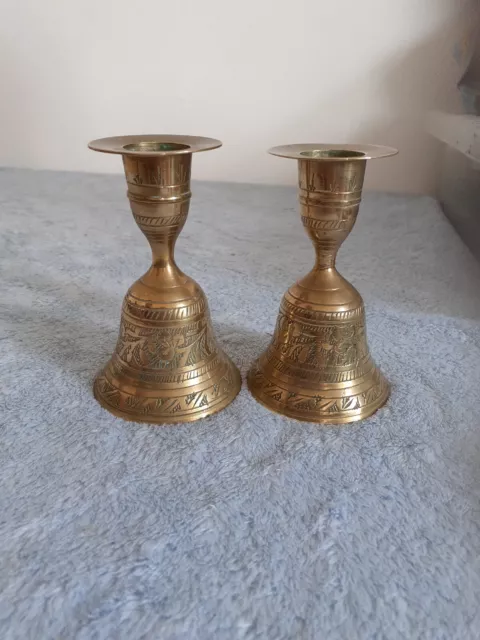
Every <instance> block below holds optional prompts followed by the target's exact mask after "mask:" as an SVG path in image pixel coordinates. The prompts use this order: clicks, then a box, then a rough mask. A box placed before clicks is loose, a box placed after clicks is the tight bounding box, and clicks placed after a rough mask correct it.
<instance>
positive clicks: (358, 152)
mask: <svg viewBox="0 0 480 640" xmlns="http://www.w3.org/2000/svg"><path fill="white" fill-rule="evenodd" d="M268 153H270V154H271V155H272V156H279V157H281V158H292V159H294V160H312V161H315V162H346V161H348V162H351V161H358V160H375V159H376V158H386V157H388V156H394V155H396V154H397V153H398V150H397V149H394V148H393V147H384V146H380V145H376V144H326V143H318V144H317V143H315V142H308V143H305V144H285V145H280V146H278V147H272V148H271V149H269V150H268Z"/></svg>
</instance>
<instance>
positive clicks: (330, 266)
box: [248, 144, 397, 424]
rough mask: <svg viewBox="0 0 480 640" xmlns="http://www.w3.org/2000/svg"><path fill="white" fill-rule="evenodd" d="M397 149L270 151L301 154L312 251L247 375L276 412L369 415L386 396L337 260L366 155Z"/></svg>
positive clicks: (312, 416)
mask: <svg viewBox="0 0 480 640" xmlns="http://www.w3.org/2000/svg"><path fill="white" fill-rule="evenodd" d="M396 152H397V151H396V149H391V148H389V147H378V146H373V145H366V146H361V145H360V146H351V145H343V146H340V145H321V144H320V145H318V144H296V145H287V146H282V147H274V148H273V149H271V150H270V153H272V154H273V155H278V156H282V157H285V158H295V159H296V160H298V173H299V189H300V207H301V215H302V222H303V226H304V227H305V229H306V231H307V233H308V235H309V236H310V239H311V240H312V242H313V244H314V247H315V252H316V262H315V266H314V267H313V269H312V270H311V271H310V273H309V274H308V275H306V276H305V277H304V278H302V279H301V280H299V281H298V282H297V283H296V284H294V285H293V286H292V287H290V289H288V291H287V293H286V294H285V296H284V297H283V300H282V302H281V304H280V312H279V316H278V320H277V325H276V327H275V333H274V336H273V339H272V341H271V343H270V346H269V347H268V348H267V350H266V351H265V352H264V353H263V354H262V355H261V356H260V358H259V359H258V361H257V362H256V363H255V364H254V365H253V367H252V368H251V370H250V372H249V374H248V386H249V388H250V391H251V392H252V394H253V395H254V396H255V398H256V399H257V400H258V401H259V402H261V403H262V404H264V405H265V406H266V407H267V408H269V409H272V410H273V411H277V412H278V413H282V414H284V415H286V416H290V417H291V418H297V419H298V420H307V421H310V422H326V423H332V424H343V423H346V422H353V421H354V420H361V419H363V418H366V417H367V416H369V415H371V414H372V413H374V411H376V410H377V409H378V408H379V407H381V406H382V405H383V404H384V403H385V402H386V400H387V398H388V395H389V385H388V383H387V381H386V380H385V378H384V377H383V375H382V373H381V372H380V370H379V369H378V367H377V366H376V365H375V363H374V362H373V360H372V358H371V356H370V353H369V350H368V346H367V341H366V335H365V311H364V308H363V301H362V298H361V296H360V294H359V293H358V291H357V290H356V289H355V288H354V287H352V285H351V284H349V283H348V282H347V281H346V280H345V279H344V278H342V276H341V275H340V274H339V273H338V271H337V270H336V268H335V258H336V255H337V251H338V249H339V247H340V245H341V244H342V242H343V241H344V240H345V238H346V237H347V236H348V234H349V233H350V231H351V230H352V227H353V225H354V223H355V220H356V217H357V213H358V208H359V205H360V200H361V196H362V186H363V178H364V174H365V168H366V164H367V160H370V159H373V158H381V157H384V156H389V155H393V154H395V153H396Z"/></svg>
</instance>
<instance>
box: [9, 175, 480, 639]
mask: <svg viewBox="0 0 480 640" xmlns="http://www.w3.org/2000/svg"><path fill="white" fill-rule="evenodd" d="M0 211H1V254H0V255H1V282H0V286H1V294H0V371H1V380H0V412H1V415H0V421H1V431H0V433H1V446H0V456H1V464H0V478H1V483H0V514H1V515H0V561H1V571H0V588H1V598H0V637H1V638H2V640H10V639H17V638H18V639H22V640H26V639H30V638H31V639H35V640H38V639H44V638H47V639H50V638H55V639H70V638H75V639H76V638H78V639H82V640H87V639H88V640H90V639H98V640H103V639H106V638H108V639H110V638H112V639H120V640H123V639H125V640H136V639H140V638H142V639H143V638H144V639H150V638H152V639H156V638H159V639H161V640H177V639H178V640H180V639H181V640H196V639H199V640H211V639H215V640H217V639H218V640H223V639H225V640H236V639H244V640H253V639H255V640H257V639H258V640H264V639H266V640H277V639H279V640H284V639H295V640H296V639H305V640H310V639H312V640H323V639H328V640H330V639H332V640H336V639H338V640H340V639H341V640H345V639H348V640H352V639H355V638H362V639H364V638H365V639H372V640H373V639H377V640H380V639H384V638H386V639H392V638H408V639H409V640H412V639H415V638H419V639H420V638H421V639H422V640H427V639H435V640H440V639H443V638H445V639H448V640H457V639H458V640H468V639H470V638H479V637H480V399H479V393H480V267H479V266H478V264H477V263H476V262H475V261H474V259H473V258H472V256H471V255H470V254H469V252H468V250H467V249H466V248H465V247H464V245H463V244H462V242H461V241H460V240H459V238H458V237H457V236H456V235H455V233H454V231H453V230H452V229H451V227H450V225H449V223H448V222H447V221H446V219H445V218H444V217H443V214H442V213H441V211H440V209H439V207H438V205H437V204H436V202H435V201H433V200H431V199H429V198H416V197H400V196H389V195H370V196H369V195H367V196H365V198H364V204H363V206H362V209H361V212H360V216H359V219H358V221H357V226H356V227H355V229H354V231H353V233H352V235H351V236H350V238H349V239H348V240H347V242H346V243H345V245H344V247H343V248H342V250H341V255H340V259H339V267H340V270H341V271H342V273H343V274H344V275H345V276H346V277H347V278H348V279H349V280H350V281H351V282H352V283H353V284H354V285H355V286H356V287H357V288H358V289H359V290H360V291H361V292H362V294H363V296H364V299H365V303H366V308H367V318H368V336H369V343H370V347H371V350H372V353H373V355H374V357H375V359H376V361H377V362H378V363H379V364H380V365H381V367H382V368H383V370H384V371H385V373H386V374H387V376H388V377H389V379H390V381H391V382H392V385H393V393H392V397H391V400H390V402H389V404H388V405H387V406H386V407H385V408H384V409H382V410H380V411H379V412H378V414H376V415H375V416H374V417H373V418H371V419H369V420H367V421H366V422H363V423H360V424H356V425H353V426H346V427H319V426H315V425H312V424H302V423H298V422H294V421H291V420H288V419H286V418H282V417H281V416H278V415H275V414H272V413H269V412H268V411H267V410H266V409H264V408H262V407H261V406H259V405H258V404H257V403H256V402H255V401H254V400H253V398H252V397H251V396H250V395H249V393H248V391H247V389H246V387H245V386H244V387H243V389H242V391H241V393H240V395H239V396H238V398H237V399H236V401H235V402H234V403H233V404H232V405H230V407H229V408H228V409H227V410H225V411H224V412H222V413H220V414H218V415H216V416H214V417H213V418H209V419H206V420H204V421H200V422H198V423H196V424H191V425H185V426H176V427H165V428H163V427H157V428H156V427H149V426H139V425H135V424H131V423H126V422H123V421H121V420H119V419H116V418H114V417H112V416H111V415H109V414H108V413H107V412H105V411H104V410H103V409H102V408H101V407H100V406H98V405H97V403H96V402H95V401H94V399H93V397H92V392H91V383H92V379H93V376H94V374H95V372H96V370H97V369H98V367H100V365H101V364H102V363H103V362H104V361H105V360H106V358H107V357H108V356H109V355H110V353H111V351H112V349H113V347H114V344H115V341H116V335H117V329H118V324H119V318H120V307H121V301H122V297H123V295H124V293H125V292H126V290H127V288H128V286H129V285H130V284H131V283H132V282H133V280H134V279H136V278H137V277H139V276H140V275H141V274H142V273H143V272H144V271H145V270H146V269H147V267H148V264H149V258H150V254H149V249H148V246H147V243H146V241H145V239H144V238H143V236H142V235H141V233H140V232H139V231H138V229H137V228H136V227H135V224H134V221H133V219H132V217H131V214H130V212H129V210H128V204H127V200H126V198H125V185H124V180H123V177H120V176H100V175H87V174H75V173H54V172H31V171H20V170H17V171H14V170H2V171H0ZM177 259H178V262H179V264H180V266H181V267H182V268H183V269H184V270H185V271H186V272H187V273H189V275H191V276H192V277H194V278H195V279H197V280H198V281H199V282H200V283H201V285H202V287H203V288H204V290H205V292H206V293H207V295H208V298H209V302H210V308H211V312H212V317H213V322H214V326H215V328H216V331H217V335H218V337H219V339H220V341H221V343H222V344H223V346H224V348H225V349H226V350H227V351H228V353H229V354H230V355H231V357H232V358H233V360H234V361H235V362H236V363H237V364H238V365H239V366H240V368H241V370H242V374H243V375H245V372H246V370H247V368H248V366H249V365H250V363H251V361H252V360H253V359H254V358H255V356H256V355H257V354H258V353H259V352H260V351H261V350H262V349H263V348H264V347H265V346H266V344H267V342H268V340H269V333H271V331H272V329H273V326H274V322H275V319H276V315H277V310H278V305H279V302H280V298H281V295H282V293H283V292H284V290H285V289H286V288H287V286H288V285H289V284H290V283H292V282H293V281H294V280H295V279H296V278H298V277H299V276H300V275H303V274H304V273H305V272H306V271H307V270H308V269H309V268H310V266H311V265H312V261H313V249H312V247H311V245H310V243H309V240H308V238H307V236H306V234H305V233H304V231H303V229H302V225H301V223H300V220H299V214H298V211H297V203H296V193H295V190H294V189H290V188H280V187H278V188H276V187H264V186H250V185H226V184H223V185H222V184H210V183H203V184H194V198H193V200H192V207H191V212H190V218H189V220H188V222H187V225H186V227H185V229H184V231H183V233H182V235H181V237H180V240H179V243H178V250H177Z"/></svg>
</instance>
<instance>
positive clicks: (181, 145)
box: [88, 134, 222, 156]
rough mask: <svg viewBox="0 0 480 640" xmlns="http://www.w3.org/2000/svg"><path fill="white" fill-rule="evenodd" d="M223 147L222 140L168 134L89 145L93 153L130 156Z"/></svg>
mask: <svg viewBox="0 0 480 640" xmlns="http://www.w3.org/2000/svg"><path fill="white" fill-rule="evenodd" d="M221 146H222V143H221V142H220V140H216V139H215V138H204V137H202V136H178V135H168V134H144V135H134V136H114V137H112V138H99V139H98V140H92V141H91V142H89V143H88V147H89V149H92V150H93V151H100V152H101V153H117V154H122V155H129V156H171V155H182V154H186V153H198V152H200V151H209V150H210V149H218V147H221Z"/></svg>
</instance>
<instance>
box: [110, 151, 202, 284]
mask: <svg viewBox="0 0 480 640" xmlns="http://www.w3.org/2000/svg"><path fill="white" fill-rule="evenodd" d="M191 163H192V154H191V153H187V154H172V155H164V156H138V155H136V156H133V155H124V156H123V164H124V169H125V177H126V179H127V185H128V198H129V200H130V206H131V209H132V213H133V216H134V218H135V221H136V223H137V225H138V226H139V227H140V229H141V231H142V232H143V234H144V235H145V237H146V238H147V240H148V242H149V244H150V247H151V249H152V265H153V267H155V269H157V270H161V271H164V272H165V274H168V273H170V272H176V271H178V268H177V266H176V264H175V261H174V248H175V242H176V240H177V237H178V235H179V233H180V231H181V230H182V227H183V225H184V224H185V221H186V219H187V215H188V207H189V203H190V197H191V193H190V172H191Z"/></svg>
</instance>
